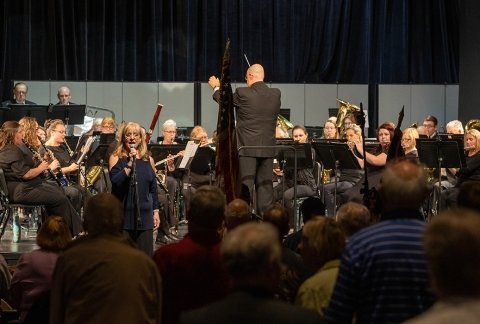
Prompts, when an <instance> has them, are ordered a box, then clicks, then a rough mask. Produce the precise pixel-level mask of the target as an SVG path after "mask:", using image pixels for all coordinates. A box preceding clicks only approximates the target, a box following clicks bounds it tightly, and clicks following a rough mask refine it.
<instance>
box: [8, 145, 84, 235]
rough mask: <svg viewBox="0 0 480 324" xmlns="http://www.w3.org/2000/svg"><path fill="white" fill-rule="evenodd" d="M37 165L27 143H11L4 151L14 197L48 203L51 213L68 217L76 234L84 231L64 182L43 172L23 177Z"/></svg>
mask: <svg viewBox="0 0 480 324" xmlns="http://www.w3.org/2000/svg"><path fill="white" fill-rule="evenodd" d="M35 165H36V163H35V162H34V161H33V154H32V153H31V152H30V150H29V149H28V148H27V147H26V146H25V145H24V144H21V145H19V146H16V145H14V144H9V145H7V146H5V147H4V148H3V149H2V150H1V151H0V168H2V169H3V171H4V173H5V178H6V180H7V186H8V193H9V199H10V201H11V202H16V203H23V204H39V205H45V208H46V209H47V213H48V214H49V215H58V216H61V217H63V218H64V219H65V221H66V223H67V224H68V226H69V228H70V230H71V232H72V234H73V235H77V234H78V233H80V232H82V231H83V226H82V221H81V219H80V216H79V215H78V213H77V212H76V211H75V210H74V209H73V207H72V205H71V204H70V202H69V201H68V198H67V196H66V195H65V192H64V191H63V189H62V188H61V187H60V186H58V185H57V184H54V183H51V182H48V181H46V180H44V179H42V177H41V175H40V176H37V177H35V178H33V179H30V180H25V179H22V177H23V176H24V175H25V174H26V173H27V172H28V171H29V170H30V169H32V168H34V167H35Z"/></svg>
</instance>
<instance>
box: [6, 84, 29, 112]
mask: <svg viewBox="0 0 480 324" xmlns="http://www.w3.org/2000/svg"><path fill="white" fill-rule="evenodd" d="M27 93H28V86H27V85H26V84H25V83H23V82H17V83H15V86H14V87H13V99H10V100H6V101H4V102H2V107H8V106H10V105H35V103H34V102H33V101H29V100H27Z"/></svg>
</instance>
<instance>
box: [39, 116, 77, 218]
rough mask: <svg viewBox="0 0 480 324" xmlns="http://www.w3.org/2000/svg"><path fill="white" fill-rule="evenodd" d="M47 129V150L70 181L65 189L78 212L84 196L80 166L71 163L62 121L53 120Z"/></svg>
mask: <svg viewBox="0 0 480 324" xmlns="http://www.w3.org/2000/svg"><path fill="white" fill-rule="evenodd" d="M47 127H48V128H47V138H48V139H47V141H46V142H45V148H46V149H47V150H49V151H50V152H51V153H52V154H53V156H54V158H55V159H56V160H58V162H59V163H60V169H59V171H60V172H61V174H63V175H64V176H65V177H66V179H67V181H68V185H67V186H64V188H63V189H64V190H65V193H66V194H67V197H68V198H69V199H70V201H71V202H72V204H73V207H75V209H76V210H80V209H81V208H82V206H83V194H82V188H81V187H80V186H79V185H78V184H77V182H78V181H77V179H78V164H76V163H75V162H71V161H70V160H71V155H70V152H69V151H68V148H67V147H66V145H65V132H66V130H65V124H64V123H63V121H62V120H60V119H53V120H50V121H49V123H48V125H47ZM45 153H46V152H45V149H44V148H43V147H41V148H40V154H41V155H43V154H45ZM72 153H73V152H72ZM51 180H53V179H51ZM65 184H66V183H65Z"/></svg>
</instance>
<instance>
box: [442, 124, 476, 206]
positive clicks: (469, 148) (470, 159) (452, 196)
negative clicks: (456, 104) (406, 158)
mask: <svg viewBox="0 0 480 324" xmlns="http://www.w3.org/2000/svg"><path fill="white" fill-rule="evenodd" d="M465 152H466V153H465V160H466V162H467V166H466V167H464V168H460V169H450V171H452V173H454V174H455V176H456V178H457V183H456V185H455V187H453V188H448V189H446V190H445V191H443V192H442V194H441V198H440V199H441V201H440V203H441V207H455V206H456V205H457V198H458V192H459V190H460V186H461V184H462V183H464V182H466V181H480V132H479V131H478V130H476V129H470V130H468V131H467V132H466V133H465Z"/></svg>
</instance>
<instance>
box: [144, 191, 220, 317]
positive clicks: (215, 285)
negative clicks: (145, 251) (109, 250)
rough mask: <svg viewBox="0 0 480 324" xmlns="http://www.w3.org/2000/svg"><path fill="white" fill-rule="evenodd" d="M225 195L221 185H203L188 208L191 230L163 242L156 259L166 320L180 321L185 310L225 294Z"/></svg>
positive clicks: (155, 255) (155, 256) (217, 298)
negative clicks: (222, 255) (222, 248)
mask: <svg viewBox="0 0 480 324" xmlns="http://www.w3.org/2000/svg"><path fill="white" fill-rule="evenodd" d="M224 212H225V197H224V194H223V192H222V191H220V189H219V188H217V187H213V186H203V187H200V188H199V189H198V190H197V191H196V192H195V194H194V195H193V197H192V199H191V201H190V206H189V208H188V212H187V220H188V233H187V235H185V237H184V238H183V239H182V240H181V241H179V242H177V243H172V244H167V245H163V246H160V247H159V248H158V249H157V251H156V252H155V254H154V256H153V259H154V260H155V262H156V263H157V266H158V269H159V270H160V274H161V275H162V278H163V281H164V293H163V307H162V308H163V319H162V322H163V323H167V324H168V323H176V322H177V321H178V317H179V315H180V313H181V312H182V311H185V310H188V309H193V308H196V307H200V306H203V305H206V304H208V303H211V302H214V301H216V300H219V299H220V298H222V297H223V296H224V295H225V294H226V292H227V289H228V279H227V275H226V273H225V270H224V269H223V267H222V263H221V260H220V243H221V241H222V236H223V226H224Z"/></svg>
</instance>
